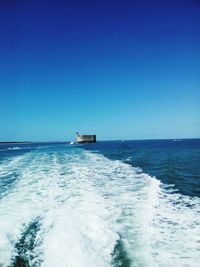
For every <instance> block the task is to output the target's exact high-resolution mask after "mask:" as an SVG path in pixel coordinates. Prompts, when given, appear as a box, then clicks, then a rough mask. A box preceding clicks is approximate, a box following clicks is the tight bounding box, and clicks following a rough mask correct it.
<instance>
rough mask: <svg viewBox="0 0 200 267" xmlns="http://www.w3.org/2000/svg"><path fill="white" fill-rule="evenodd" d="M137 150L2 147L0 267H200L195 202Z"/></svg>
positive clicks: (199, 218) (198, 202) (199, 207)
mask: <svg viewBox="0 0 200 267" xmlns="http://www.w3.org/2000/svg"><path fill="white" fill-rule="evenodd" d="M134 148H135V149H136V150H135V154H133V147H132V145H131V146H129V147H127V146H125V147H124V144H123V146H121V144H120V145H119V144H113V143H110V144H108V143H102V144H101V143H99V144H98V143H97V144H96V145H91V146H90V145H88V146H87V145H86V146H80V147H76V146H70V145H67V144H52V145H42V144H40V145H32V146H30V145H29V146H28V145H26V146H23V145H19V146H10V147H9V145H7V146H1V148H0V149H1V158H0V193H1V196H0V266H5V267H8V266H48V267H51V266H52V267H57V266H59V267H62V266H69V267H89V266H95V267H107V266H122V267H129V266H141V267H142V266H144V267H146V266H166V267H167V266H175V265H176V266H199V264H198V260H199V258H200V199H199V197H198V196H197V195H195V194H193V195H191V194H183V193H182V191H181V188H180V189H178V186H177V185H174V184H172V183H167V182H165V183H164V180H162V179H161V178H159V179H158V177H155V176H153V175H152V173H151V171H152V170H153V169H154V168H155V164H154V166H152V167H151V168H152V169H151V170H150V166H149V172H146V171H144V170H143V168H141V166H140V164H138V167H136V166H134V164H133V162H134V160H133V158H134V156H135V159H136V158H137V157H139V156H138V154H137V149H139V148H137V147H135V146H134ZM151 149H152V148H151ZM163 149H164V148H163ZM143 152H144V151H143ZM166 153H167V152H166ZM195 153H196V152H195ZM120 154H121V157H120ZM125 155H126V156H125ZM149 155H150V154H149ZM160 160H161V159H160V158H158V161H160ZM177 160H178V159H177ZM144 161H145V159H144ZM161 161H162V160H161ZM135 164H136V161H135ZM177 166H179V164H177ZM157 171H158V170H157ZM148 173H149V174H148ZM150 174H151V175H150ZM162 175H164V174H162ZM163 179H164V178H163ZM188 184H189V182H188ZM188 186H190V187H191V185H188Z"/></svg>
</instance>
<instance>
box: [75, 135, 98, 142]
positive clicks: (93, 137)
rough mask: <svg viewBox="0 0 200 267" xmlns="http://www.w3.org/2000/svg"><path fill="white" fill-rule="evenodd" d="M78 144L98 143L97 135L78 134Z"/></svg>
mask: <svg viewBox="0 0 200 267" xmlns="http://www.w3.org/2000/svg"><path fill="white" fill-rule="evenodd" d="M76 142H77V143H78V144H80V143H96V135H95V134H87V135H85V134H84V135H82V134H79V133H76Z"/></svg>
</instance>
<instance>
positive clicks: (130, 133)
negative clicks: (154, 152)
mask: <svg viewBox="0 0 200 267" xmlns="http://www.w3.org/2000/svg"><path fill="white" fill-rule="evenodd" d="M199 18H200V3H199V2H198V1H196V0H188V1H186V0H182V1H181V0H180V1H177V0H173V1H170V0H168V1H165V0H164V1H153V0H152V1H147V0H146V1H145V0H140V1H139V0H137V1H134V0H132V1H127V0H123V1H122V0H121V1H117V0H116V1H111V0H107V1H104V0H99V1H95V0H93V1H60V0H58V1H44V0H40V1H32V0H30V1H22V0H19V1H14V0H8V1H1V2H0V23H1V27H0V36H1V42H0V123H1V125H0V140H1V141H7V140H32V141H41V140H43V141H50V140H61V141H64V140H71V139H73V137H74V135H75V133H76V131H79V132H80V133H96V134H97V137H98V139H102V140H105V139H107V140H111V139H152V138H192V137H200V104H199V102H200V89H199V88H200V75H199V73H200V19H199Z"/></svg>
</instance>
